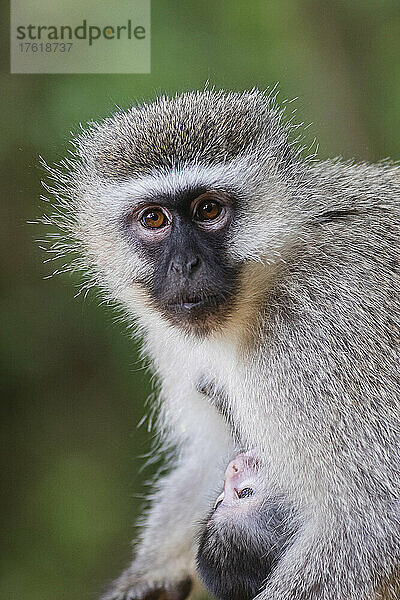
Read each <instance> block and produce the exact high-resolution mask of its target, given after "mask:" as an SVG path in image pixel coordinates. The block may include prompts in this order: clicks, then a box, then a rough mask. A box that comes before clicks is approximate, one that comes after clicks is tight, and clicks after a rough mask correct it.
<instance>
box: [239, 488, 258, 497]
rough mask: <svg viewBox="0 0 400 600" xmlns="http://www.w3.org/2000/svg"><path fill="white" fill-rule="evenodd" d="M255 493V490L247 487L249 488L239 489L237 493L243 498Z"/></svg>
mask: <svg viewBox="0 0 400 600" xmlns="http://www.w3.org/2000/svg"><path fill="white" fill-rule="evenodd" d="M253 494H254V491H253V490H252V489H251V488H249V487H247V488H243V489H242V490H240V491H238V493H237V495H238V498H240V499H242V498H248V497H249V496H252V495H253Z"/></svg>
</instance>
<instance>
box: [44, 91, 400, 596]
mask: <svg viewBox="0 0 400 600" xmlns="http://www.w3.org/2000/svg"><path fill="white" fill-rule="evenodd" d="M290 131H291V125H290V124H288V123H286V124H285V121H284V119H283V118H282V113H281V111H280V110H279V109H278V108H277V107H276V105H275V102H274V100H273V98H269V97H268V96H267V95H265V94H263V93H261V92H258V91H250V92H245V93H225V92H223V91H212V90H208V91H207V90H206V91H203V92H191V93H185V94H182V95H177V96H175V97H173V98H167V97H160V98H158V99H157V100H155V101H154V102H152V103H149V104H142V105H140V106H134V107H132V108H131V109H129V110H127V111H122V110H119V111H118V112H117V113H116V114H115V115H114V116H111V117H110V118H107V119H105V120H104V121H103V122H101V123H97V124H96V123H95V124H92V125H90V126H89V127H88V129H87V130H86V131H84V132H83V133H82V134H81V135H80V137H79V138H78V139H76V140H75V141H74V144H75V148H76V153H75V154H76V156H75V159H72V158H71V159H68V161H66V163H65V164H64V167H66V169H65V168H63V167H61V168H57V167H56V168H54V169H52V170H51V175H52V177H53V179H54V180H55V181H54V184H50V188H52V191H53V193H54V195H55V200H54V202H55V204H56V209H55V211H54V215H53V217H49V218H48V219H46V218H45V221H47V222H50V223H52V224H53V225H54V224H55V225H58V226H59V227H60V228H61V230H62V233H61V239H60V240H58V241H55V245H54V246H53V247H52V250H53V251H54V252H55V253H56V254H57V252H59V253H60V254H61V255H62V254H63V253H64V252H68V250H72V251H76V252H78V254H79V255H80V256H82V257H83V258H82V259H79V258H76V259H75V260H73V259H71V260H72V261H73V262H72V265H71V268H76V269H78V268H80V267H82V268H83V269H84V270H85V271H86V273H88V274H89V281H90V283H88V284H87V285H98V286H99V287H100V288H101V289H103V290H104V293H105V295H106V297H107V298H108V299H109V300H110V301H116V302H117V303H119V305H120V306H121V307H123V309H124V310H125V313H126V317H127V319H128V321H129V322H130V323H134V324H135V327H136V331H137V333H138V335H139V336H141V338H142V339H143V352H144V354H145V355H146V356H147V357H148V358H149V359H150V360H151V363H152V365H153V369H154V373H155V374H156V376H157V378H158V381H159V382H160V394H159V399H160V414H159V419H158V424H157V427H158V430H159V432H160V436H161V438H162V440H163V443H164V447H165V448H166V449H170V450H171V449H172V448H175V459H174V460H175V463H174V467H172V464H173V460H172V458H170V459H169V465H170V466H171V471H170V473H169V474H168V475H166V476H165V477H163V478H162V479H161V480H159V481H158V482H157V483H156V484H155V488H154V492H153V494H152V496H151V506H150V508H149V509H148V511H147V513H146V515H145V517H144V524H143V528H142V532H141V536H140V539H139V541H138V544H137V547H136V550H135V557H134V560H133V563H132V565H131V566H130V567H129V568H128V569H127V570H126V571H125V572H124V573H123V574H122V575H121V577H120V578H119V579H117V581H116V582H115V584H114V585H113V586H112V587H111V588H110V590H109V591H108V592H107V593H106V594H105V596H104V598H105V599H107V600H111V599H113V600H128V599H129V600H143V599H147V600H149V599H150V598H151V599H154V598H164V599H165V598H169V599H171V598H179V599H182V598H184V597H185V596H186V595H187V593H188V592H189V589H190V580H192V579H193V578H194V577H195V571H196V565H195V554H196V541H195V533H196V526H197V523H198V522H199V520H201V519H202V518H204V516H205V515H206V514H207V511H208V510H209V508H210V506H209V496H208V494H209V490H210V489H211V488H212V486H213V485H215V487H217V486H218V484H219V482H220V481H221V476H222V473H221V471H220V469H221V466H222V465H223V464H226V461H227V457H229V456H232V453H233V452H234V450H235V447H236V444H237V439H238V438H239V439H240V445H241V447H243V448H252V447H257V448H258V449H259V452H260V456H261V457H262V461H263V462H264V463H265V472H266V473H267V474H268V476H265V477H266V480H267V478H268V483H273V485H275V486H276V487H277V488H279V489H281V490H283V493H284V495H285V497H286V499H287V502H288V503H289V504H290V505H291V506H293V507H294V509H295V510H296V513H297V514H298V515H299V520H300V523H301V524H300V527H299V531H298V532H297V534H296V536H295V538H294V540H293V542H292V543H291V544H290V546H289V547H288V548H287V550H286V551H285V552H284V554H283V555H282V557H281V558H280V559H279V561H278V564H277V565H276V567H275V568H274V570H273V573H272V574H271V576H270V577H269V579H268V581H267V583H266V586H265V588H264V589H263V590H262V591H261V592H260V593H259V594H258V596H257V598H258V600H306V599H307V600H373V599H374V600H376V599H377V598H383V597H385V598H386V599H387V598H390V599H391V600H393V599H395V598H400V592H399V588H398V585H397V581H398V567H399V560H400V556H399V554H400V536H399V534H400V527H399V516H400V505H399V495H400V485H399V484H400V481H399V479H400V476H399V454H400V451H399V428H400V420H399V417H400V410H399V321H400V310H399V309H400V306H399V209H400V170H399V167H398V166H392V165H390V164H387V163H383V164H378V165H370V164H365V163H363V164H354V163H353V162H345V161H342V160H339V159H336V160H328V161H321V162H318V161H316V159H315V157H311V158H303V157H302V154H301V152H299V151H298V150H297V149H296V148H297V146H296V144H295V143H294V142H291V141H290ZM204 381H206V382H208V383H209V386H210V387H211V388H212V389H216V390H220V391H221V392H222V393H221V394H220V395H219V397H220V398H221V400H220V405H219V406H215V403H214V402H213V401H210V400H209V399H208V397H207V396H206V395H205V394H203V393H201V391H199V382H203V383H204ZM202 385H203V384H202ZM226 415H228V416H229V419H228V418H226ZM214 477H215V481H214V483H213V481H212V479H213V478H214Z"/></svg>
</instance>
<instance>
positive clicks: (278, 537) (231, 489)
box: [196, 451, 295, 600]
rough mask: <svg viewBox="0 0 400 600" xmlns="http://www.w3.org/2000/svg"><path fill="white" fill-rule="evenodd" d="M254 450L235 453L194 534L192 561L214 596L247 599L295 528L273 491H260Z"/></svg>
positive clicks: (261, 485)
mask: <svg viewBox="0 0 400 600" xmlns="http://www.w3.org/2000/svg"><path fill="white" fill-rule="evenodd" d="M257 467H258V465H257V453H256V452H254V451H252V452H246V453H242V454H239V455H238V456H236V457H235V458H234V459H233V460H232V461H231V462H230V463H229V465H228V467H227V469H226V473H225V481H224V490H223V492H222V493H221V494H220V495H219V496H218V498H217V501H216V502H215V505H214V508H213V509H212V510H211V512H210V514H209V516H208V518H207V520H206V522H205V524H204V526H203V528H202V531H201V535H200V542H199V549H198V551H197V559H196V560H197V565H198V570H199V573H200V576H201V578H202V580H203V582H204V583H205V584H206V586H207V589H208V590H209V591H210V592H211V593H212V594H213V595H214V596H215V597H216V598H217V599H218V600H251V599H252V598H254V597H255V596H256V595H257V593H258V592H259V591H261V590H262V588H263V586H264V585H265V582H266V581H267V578H268V577H269V575H270V573H271V572H272V569H273V568H274V566H275V565H276V564H277V561H278V560H279V558H280V557H281V556H282V554H283V552H284V550H285V548H287V546H288V544H289V542H290V539H291V536H292V535H293V533H294V531H295V515H294V514H292V511H291V510H290V507H288V506H287V505H286V503H285V501H284V500H283V499H282V498H280V497H279V495H275V497H274V494H272V495H271V492H272V490H270V493H269V494H267V495H266V493H265V485H264V482H263V480H262V478H260V477H259V474H260V471H259V469H258V468H257Z"/></svg>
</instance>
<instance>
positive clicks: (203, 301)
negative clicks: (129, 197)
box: [127, 187, 240, 333]
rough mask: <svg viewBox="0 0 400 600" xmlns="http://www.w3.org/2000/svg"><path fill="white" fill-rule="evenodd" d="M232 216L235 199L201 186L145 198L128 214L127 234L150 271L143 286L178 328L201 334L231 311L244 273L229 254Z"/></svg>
mask: <svg viewBox="0 0 400 600" xmlns="http://www.w3.org/2000/svg"><path fill="white" fill-rule="evenodd" d="M234 213H235V201H234V198H233V197H232V195H230V194H229V193H227V192H225V191H222V190H215V189H214V190H212V189H211V190H207V189H205V188H204V187H197V188H194V189H186V190H181V191H180V192H179V193H176V194H174V195H172V194H169V195H163V196H157V197H152V198H151V199H149V200H145V199H144V200H143V201H141V202H140V203H139V204H138V205H137V206H136V207H135V209H134V210H133V211H132V212H131V213H130V214H129V215H128V218H127V234H128V236H132V243H134V244H135V246H136V247H137V248H138V250H139V252H140V253H141V255H142V256H143V257H144V258H145V260H146V262H147V264H148V265H149V267H150V269H149V271H150V272H149V275H150V276H148V277H146V278H144V279H143V280H142V286H143V287H144V288H145V289H146V291H147V293H148V294H149V296H150V298H151V302H152V303H153V304H154V305H155V307H156V309H157V310H158V311H161V312H162V314H164V316H165V317H166V318H167V319H168V320H169V321H171V322H172V323H173V324H174V325H177V326H178V327H181V328H184V329H190V330H191V331H194V332H196V333H201V332H204V331H205V330H209V329H210V328H211V327H215V326H217V325H218V323H219V322H221V321H222V320H223V319H224V317H225V316H226V314H227V313H228V312H229V309H231V308H232V299H233V298H234V296H235V294H236V288H237V285H238V279H239V272H240V263H239V262H237V261H236V262H235V261H234V260H233V259H231V258H229V255H228V252H227V248H228V240H229V230H230V226H231V223H232V220H233V218H234Z"/></svg>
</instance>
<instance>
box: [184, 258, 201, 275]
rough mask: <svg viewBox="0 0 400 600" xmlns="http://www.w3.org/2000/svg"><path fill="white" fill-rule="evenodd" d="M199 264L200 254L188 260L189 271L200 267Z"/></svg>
mask: <svg viewBox="0 0 400 600" xmlns="http://www.w3.org/2000/svg"><path fill="white" fill-rule="evenodd" d="M199 264H200V259H199V257H198V256H196V257H195V258H192V259H191V260H188V262H187V269H188V271H189V273H190V272H191V271H194V270H195V268H196V267H198V265H199Z"/></svg>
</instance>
